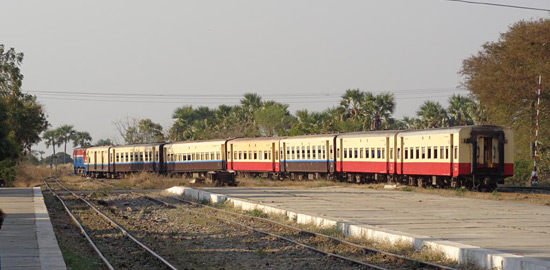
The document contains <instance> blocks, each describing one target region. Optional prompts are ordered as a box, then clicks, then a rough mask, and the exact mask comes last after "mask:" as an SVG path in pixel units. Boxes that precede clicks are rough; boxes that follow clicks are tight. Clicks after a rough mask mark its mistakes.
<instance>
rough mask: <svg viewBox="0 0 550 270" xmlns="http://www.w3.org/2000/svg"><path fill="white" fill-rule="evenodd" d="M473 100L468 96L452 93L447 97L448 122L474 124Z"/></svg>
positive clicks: (463, 124) (455, 124) (459, 124)
mask: <svg viewBox="0 0 550 270" xmlns="http://www.w3.org/2000/svg"><path fill="white" fill-rule="evenodd" d="M474 106H475V101H474V100H473V99H471V98H469V97H466V96H461V95H452V96H451V97H450V98H449V107H448V109H447V113H448V114H449V123H450V125H451V126H465V125H473V124H474V115H473V113H474V111H473V108H472V107H474Z"/></svg>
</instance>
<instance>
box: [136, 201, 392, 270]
mask: <svg viewBox="0 0 550 270" xmlns="http://www.w3.org/2000/svg"><path fill="white" fill-rule="evenodd" d="M134 194H136V193H134ZM137 195H140V196H144V197H145V198H147V199H149V200H151V201H154V202H157V203H160V204H163V205H165V206H166V207H170V208H174V207H175V206H174V205H173V204H170V203H167V202H165V201H163V200H160V199H157V198H153V197H150V196H147V195H144V194H137ZM174 199H176V200H179V201H182V202H185V203H188V204H191V205H198V206H204V205H201V204H198V203H195V202H191V201H186V200H182V199H179V198H174ZM212 209H215V210H220V209H216V208H212ZM183 210H184V211H187V212H191V213H196V214H202V215H207V216H212V217H214V218H216V219H218V220H221V221H224V222H227V223H230V224H235V225H238V226H241V227H244V228H246V229H248V230H251V231H255V232H258V233H261V234H264V235H269V236H273V237H276V238H279V239H281V240H284V241H287V242H290V243H293V244H295V245H299V246H301V247H304V248H307V249H309V250H311V251H314V252H317V253H320V254H323V255H325V256H327V257H334V258H338V259H340V260H343V261H346V262H351V263H353V264H356V265H361V266H364V267H367V268H366V269H377V270H389V268H383V267H380V266H377V265H374V264H369V263H366V262H362V261H358V260H355V259H352V258H348V257H345V256H342V255H338V254H335V253H331V252H326V251H324V250H321V249H318V248H315V247H313V246H310V245H307V244H304V243H300V242H298V241H295V240H292V239H290V238H287V237H284V236H282V235H278V234H274V233H270V232H266V231H263V230H260V229H258V228H254V227H252V226H249V225H246V224H243V223H241V222H237V221H233V220H230V219H226V218H223V217H219V216H215V215H212V214H207V213H204V212H201V211H194V210H190V209H183ZM220 211H223V210H220ZM224 212H225V211H224ZM247 217H249V216H247ZM301 231H303V230H301Z"/></svg>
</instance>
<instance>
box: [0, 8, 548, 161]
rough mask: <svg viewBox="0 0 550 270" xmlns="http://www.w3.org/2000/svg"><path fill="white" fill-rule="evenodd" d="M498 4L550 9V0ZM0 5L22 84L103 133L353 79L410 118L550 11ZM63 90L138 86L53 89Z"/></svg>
mask: <svg viewBox="0 0 550 270" xmlns="http://www.w3.org/2000/svg"><path fill="white" fill-rule="evenodd" d="M487 1H490V0H487ZM492 2H493V3H503V4H513V5H525V6H534V7H540V8H550V3H549V1H547V0H521V1H520V0H515V1H511V0H509V1H505V0H500V1H497V0H494V1H492ZM1 6H2V15H1V16H0V43H1V44H4V45H6V47H15V48H16V50H17V51H20V52H24V53H25V59H24V62H23V66H22V70H23V73H24V75H25V80H24V84H23V88H24V89H25V90H26V91H29V92H30V93H32V94H36V95H38V97H39V101H40V102H41V103H42V104H44V105H45V107H46V110H47V113H48V115H49V121H50V122H51V124H52V126H53V127H57V126H59V125H61V124H72V125H74V126H75V128H76V129H78V130H85V131H88V132H90V133H91V135H92V137H93V138H94V142H95V141H96V140H98V139H101V138H113V137H115V136H117V132H116V129H115V128H114V126H113V124H112V122H113V121H114V120H118V119H122V118H125V117H127V116H128V117H135V118H151V119H152V120H153V121H155V122H158V123H161V124H162V125H163V126H164V127H165V128H169V127H170V125H171V124H172V119H171V115H172V112H173V111H174V109H176V108H177V107H179V106H182V105H189V104H192V105H207V106H210V107H215V106H217V105H219V104H222V103H224V104H237V103H238V102H239V100H240V98H241V96H242V95H243V94H244V93H246V92H256V93H258V94H260V95H261V96H263V97H264V99H274V100H276V101H280V102H283V103H288V104H290V109H291V111H292V112H294V111H295V110H297V109H303V108H307V109H310V110H313V111H321V110H324V109H325V108H327V107H330V106H334V105H336V104H337V102H338V99H339V96H341V95H342V94H343V92H344V91H345V90H346V89H349V88H360V89H361V90H364V91H372V92H383V91H390V92H395V95H396V101H397V110H396V113H395V116H396V117H402V116H403V115H410V116H412V115H414V113H415V111H416V110H417V109H418V107H419V106H420V104H421V103H422V102H423V101H424V100H426V99H432V100H436V101H440V102H442V103H443V104H445V105H446V102H445V101H446V99H447V98H448V97H449V96H450V95H452V94H453V93H467V92H465V91H459V90H456V87H457V86H459V84H460V82H461V81H462V78H461V77H460V76H459V75H458V74H457V72H458V71H459V70H460V66H461V63H462V60H463V59H465V58H467V57H469V56H470V55H472V54H474V53H476V52H477V51H478V50H479V49H480V47H481V45H482V44H483V43H485V42H487V41H495V40H497V39H498V37H499V35H500V33H502V32H506V31H507V29H508V27H509V26H510V25H511V24H513V23H514V22H517V21H519V20H522V19H525V20H530V19H536V18H547V17H548V16H549V15H548V13H546V12H538V11H527V10H519V9H510V8H502V7H490V6H480V5H470V4H463V3H455V2H449V1H442V0H441V1H438V0H358V1H345V0H344V1H342V0H339V1H321V0H315V1H313V0H312V1H300V0H293V1H282V0H278V1H258V0H256V1H240V0H239V1H237V0H232V1H229V0H219V1H208V0H200V1H198V0H197V1H159V0H156V1H138V0H129V1H114V0H110V1H75V0H71V1H68V0H67V1H43V0H36V1H26V0H13V1H12V0H9V1H2V5H1ZM38 91H45V92H38ZM56 91H57V92H70V93H79V92H80V93H83V92H86V93H99V94H109V93H111V94H112V93H115V94H120V93H125V94H130V96H127V97H126V98H120V96H105V95H98V94H93V95H92V94H86V95H83V96H79V95H72V94H70V93H58V94H54V93H47V92H56ZM139 94H148V95H154V96H138V95H139ZM162 95H171V96H162ZM174 95H181V96H174ZM38 148H39V149H44V148H45V147H44V146H43V145H40V146H39V147H38ZM50 151H51V150H48V152H50Z"/></svg>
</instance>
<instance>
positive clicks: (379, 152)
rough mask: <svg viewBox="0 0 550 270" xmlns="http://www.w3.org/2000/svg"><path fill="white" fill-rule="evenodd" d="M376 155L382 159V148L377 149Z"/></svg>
mask: <svg viewBox="0 0 550 270" xmlns="http://www.w3.org/2000/svg"><path fill="white" fill-rule="evenodd" d="M376 153H378V155H377V156H376V157H377V158H381V157H382V152H381V151H380V148H376Z"/></svg>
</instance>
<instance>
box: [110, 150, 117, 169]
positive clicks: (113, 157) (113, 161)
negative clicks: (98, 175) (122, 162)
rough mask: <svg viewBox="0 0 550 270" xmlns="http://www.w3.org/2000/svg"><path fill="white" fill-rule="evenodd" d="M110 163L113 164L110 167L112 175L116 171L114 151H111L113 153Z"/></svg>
mask: <svg viewBox="0 0 550 270" xmlns="http://www.w3.org/2000/svg"><path fill="white" fill-rule="evenodd" d="M111 161H112V162H111V163H112V164H113V166H112V173H114V172H115V171H116V162H117V160H116V150H115V149H113V152H112V153H111Z"/></svg>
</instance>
